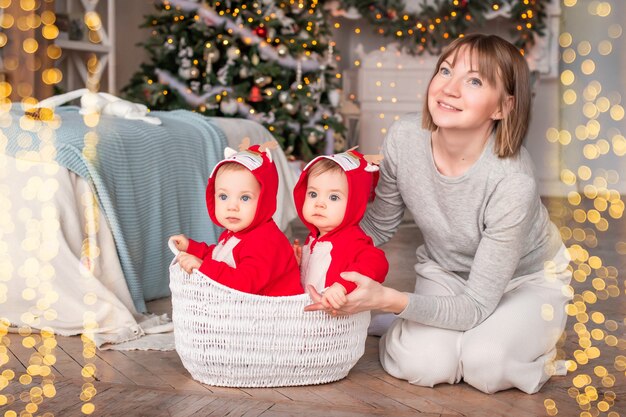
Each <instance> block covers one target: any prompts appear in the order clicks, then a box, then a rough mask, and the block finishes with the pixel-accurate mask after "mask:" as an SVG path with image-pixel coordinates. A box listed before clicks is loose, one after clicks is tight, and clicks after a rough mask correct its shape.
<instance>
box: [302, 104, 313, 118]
mask: <svg viewBox="0 0 626 417" xmlns="http://www.w3.org/2000/svg"><path fill="white" fill-rule="evenodd" d="M313 110H315V109H314V108H313V106H311V105H310V104H307V105H306V106H304V107H303V108H302V114H303V115H304V117H306V118H307V119H308V118H310V117H311V116H312V115H313Z"/></svg>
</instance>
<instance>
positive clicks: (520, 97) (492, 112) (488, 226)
mask: <svg viewBox="0 0 626 417" xmlns="http://www.w3.org/2000/svg"><path fill="white" fill-rule="evenodd" d="M530 102H531V93H530V77H529V70H528V67H527V65H526V62H525V61H524V59H523V57H522V56H521V54H520V53H519V51H518V50H517V49H516V48H515V47H514V46H513V45H511V44H510V43H508V42H506V41H505V40H503V39H501V38H499V37H497V36H491V35H481V34H473V35H468V36H465V37H463V38H459V39H457V40H455V41H454V42H452V43H451V44H450V46H449V47H448V48H446V50H445V51H444V52H443V54H442V56H441V57H440V58H439V61H438V63H437V67H436V71H435V73H434V75H433V77H432V79H431V81H430V84H429V86H428V91H427V98H426V102H425V105H424V110H423V115H422V116H421V117H420V116H418V115H407V116H405V117H403V118H401V119H400V120H399V121H397V122H396V123H394V125H393V126H392V127H391V128H390V131H389V133H388V135H387V137H386V139H385V142H384V145H383V154H384V160H383V163H382V165H381V174H380V181H379V185H378V187H377V189H376V195H377V198H376V200H375V202H374V204H373V206H372V207H371V208H370V209H369V210H368V212H367V214H366V216H365V218H364V220H363V222H362V224H361V225H362V227H363V229H364V230H365V232H366V233H368V234H369V235H370V236H372V237H373V239H374V241H375V243H376V244H377V245H379V244H382V243H384V242H386V241H387V240H389V239H390V238H391V237H392V236H393V234H394V233H395V231H396V230H397V227H398V225H399V224H400V222H401V220H402V217H403V213H404V210H405V208H408V210H409V211H410V212H411V214H412V215H413V218H414V220H415V223H416V224H417V226H418V227H419V228H420V230H421V231H422V234H423V236H424V241H425V243H424V245H423V246H421V247H420V248H418V250H417V253H416V254H417V260H418V263H417V264H416V265H415V270H416V273H417V280H416V284H415V291H414V293H411V294H409V293H401V292H399V291H396V290H394V289H392V288H388V287H384V286H382V285H381V284H378V283H376V282H374V281H372V280H370V279H369V278H368V277H365V276H363V275H360V274H358V273H356V272H346V273H344V274H343V275H342V276H343V277H344V278H345V279H346V280H350V281H353V282H355V283H356V284H357V285H358V288H357V289H356V290H355V291H353V292H352V293H351V294H350V296H349V297H348V303H347V304H346V305H345V306H344V307H343V308H342V310H341V311H335V310H333V309H332V308H329V309H326V310H328V311H329V312H331V313H334V314H350V313H354V312H358V311H364V310H371V309H379V310H383V311H387V312H390V313H394V314H395V315H396V316H397V319H396V320H395V321H394V322H393V324H392V325H391V327H390V328H389V330H388V331H387V333H386V334H385V335H384V337H382V338H381V341H380V360H381V363H382V365H383V368H384V369H385V370H386V371H387V372H388V373H390V374H391V375H393V376H395V377H397V378H402V379H406V380H408V381H409V382H410V383H413V384H417V385H423V386H434V385H436V384H439V383H443V382H447V383H456V382H459V381H460V380H461V379H464V380H465V382H467V383H468V384H470V385H472V386H474V387H476V388H477V389H479V390H481V391H484V392H487V393H493V392H496V391H500V390H504V389H508V388H512V387H517V388H519V389H520V390H522V391H524V392H527V393H534V392H537V391H538V390H539V389H540V388H541V387H542V385H543V384H544V383H545V382H546V381H547V380H548V379H549V377H550V376H551V375H553V374H556V373H558V374H564V372H565V368H564V363H563V362H562V361H558V362H554V356H555V352H556V349H555V344H556V342H557V340H558V338H559V336H560V334H561V333H562V331H563V329H564V326H565V322H566V318H567V316H566V315H565V312H564V305H565V304H566V303H567V302H568V301H569V299H570V298H571V288H569V287H568V284H569V281H570V279H571V270H570V269H569V268H568V263H569V256H568V253H567V250H566V249H565V247H564V245H563V243H562V241H561V238H560V235H559V232H558V230H557V228H556V227H555V226H554V224H552V223H551V222H550V220H549V217H548V213H547V210H546V209H545V207H544V206H543V205H542V204H541V201H540V198H539V195H538V192H537V185H536V182H535V179H534V176H533V167H532V163H531V160H530V157H529V155H528V153H527V152H526V150H525V149H524V148H523V147H522V140H523V138H524V136H525V134H526V131H527V127H528V122H529V116H530ZM311 295H312V297H313V299H314V300H315V301H319V298H318V297H319V295H318V294H317V293H315V292H314V291H311ZM308 309H310V310H313V309H324V307H323V306H322V305H321V304H320V303H316V304H313V305H311V306H310V307H308Z"/></svg>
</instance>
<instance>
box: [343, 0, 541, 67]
mask: <svg viewBox="0 0 626 417" xmlns="http://www.w3.org/2000/svg"><path fill="white" fill-rule="evenodd" d="M546 3H547V0H433V1H430V2H428V3H427V2H426V1H424V2H423V4H422V5H421V8H420V10H419V12H418V13H408V12H406V11H405V5H404V2H403V1H402V0H382V1H368V0H365V1H364V0H343V1H339V2H337V4H336V5H337V8H338V9H343V10H344V11H355V10H356V11H358V13H359V14H360V15H361V16H362V17H364V18H365V19H366V20H367V21H368V22H369V23H371V24H372V25H373V26H374V27H375V29H376V31H377V33H378V34H380V35H383V36H389V37H393V38H396V39H398V40H410V45H408V46H409V50H410V51H412V52H415V53H417V54H421V53H423V52H430V53H432V54H435V55H438V54H439V53H440V52H441V49H442V48H443V47H444V46H445V45H447V44H448V43H450V42H451V41H452V40H454V39H456V38H458V37H459V36H462V35H463V34H465V33H467V31H468V30H470V29H471V28H472V27H481V26H484V24H485V22H486V20H487V19H488V18H489V17H490V16H492V15H493V14H494V13H496V14H497V13H502V14H503V15H505V16H506V17H507V19H506V23H505V24H506V25H507V26H508V25H510V32H511V40H512V42H513V43H514V44H515V45H516V46H517V47H518V48H520V50H521V51H522V52H524V50H525V49H526V48H528V47H530V46H531V45H532V44H533V43H534V39H535V35H539V36H543V30H544V29H545V17H546V13H545V8H546ZM344 14H345V12H344Z"/></svg>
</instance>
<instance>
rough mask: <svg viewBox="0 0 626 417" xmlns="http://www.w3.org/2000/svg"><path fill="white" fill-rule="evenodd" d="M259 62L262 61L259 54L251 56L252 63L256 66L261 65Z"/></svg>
mask: <svg viewBox="0 0 626 417" xmlns="http://www.w3.org/2000/svg"><path fill="white" fill-rule="evenodd" d="M259 62H261V60H260V58H259V56H258V55H257V54H253V55H252V58H250V63H251V64H252V65H254V66H255V67H256V66H257V65H259Z"/></svg>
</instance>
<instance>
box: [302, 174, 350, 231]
mask: <svg viewBox="0 0 626 417" xmlns="http://www.w3.org/2000/svg"><path fill="white" fill-rule="evenodd" d="M347 204H348V179H347V178H346V174H344V173H343V172H336V171H326V172H324V173H322V174H320V175H317V176H315V177H313V178H311V177H309V180H308V183H307V188H306V197H305V199H304V206H303V207H302V215H303V217H304V219H305V220H306V221H307V222H309V223H311V224H312V225H313V226H315V227H317V230H319V232H320V237H321V236H324V235H325V234H326V233H328V232H330V231H331V230H333V229H335V228H336V227H337V226H339V225H340V224H341V222H342V221H343V217H344V215H345V214H346V206H347Z"/></svg>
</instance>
